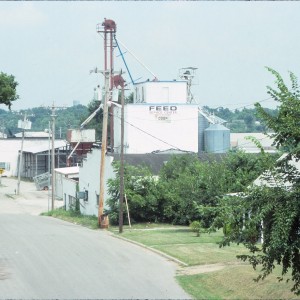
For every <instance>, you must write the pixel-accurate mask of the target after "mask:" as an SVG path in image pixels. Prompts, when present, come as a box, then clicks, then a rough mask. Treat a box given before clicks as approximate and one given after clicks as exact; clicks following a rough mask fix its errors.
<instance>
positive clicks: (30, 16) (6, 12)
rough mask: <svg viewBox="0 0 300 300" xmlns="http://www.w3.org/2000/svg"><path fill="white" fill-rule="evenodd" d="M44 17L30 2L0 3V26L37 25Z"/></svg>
mask: <svg viewBox="0 0 300 300" xmlns="http://www.w3.org/2000/svg"><path fill="white" fill-rule="evenodd" d="M45 19H46V16H45V15H44V14H43V13H42V12H41V11H40V10H39V9H38V8H37V7H36V6H35V5H34V3H32V2H18V1H16V2H1V3H0V25H1V26H14V27H16V26H26V25H38V24H40V23H42V22H43V21H44V20H45Z"/></svg>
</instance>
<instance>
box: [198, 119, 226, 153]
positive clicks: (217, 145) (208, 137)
mask: <svg viewBox="0 0 300 300" xmlns="http://www.w3.org/2000/svg"><path fill="white" fill-rule="evenodd" d="M204 145H205V151H206V152H208V153H225V152H227V151H228V150H229V149H230V130H229V129H228V128H226V127H225V126H223V125H220V124H211V125H210V126H209V127H208V128H207V129H205V130H204Z"/></svg>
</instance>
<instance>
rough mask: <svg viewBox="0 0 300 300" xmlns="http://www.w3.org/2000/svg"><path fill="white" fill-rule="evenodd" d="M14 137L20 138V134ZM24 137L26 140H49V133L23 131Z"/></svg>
mask: <svg viewBox="0 0 300 300" xmlns="http://www.w3.org/2000/svg"><path fill="white" fill-rule="evenodd" d="M15 137H18V138H19V137H22V132H19V133H16V134H15ZM24 137H26V138H49V133H48V132H45V131H25V132H24Z"/></svg>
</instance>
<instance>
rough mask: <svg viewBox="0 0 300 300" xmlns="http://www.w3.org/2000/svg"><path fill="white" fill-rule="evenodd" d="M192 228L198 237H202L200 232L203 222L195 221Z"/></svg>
mask: <svg viewBox="0 0 300 300" xmlns="http://www.w3.org/2000/svg"><path fill="white" fill-rule="evenodd" d="M190 228H191V230H192V231H193V232H195V233H196V236H200V231H201V222H199V221H193V222H192V223H191V224H190Z"/></svg>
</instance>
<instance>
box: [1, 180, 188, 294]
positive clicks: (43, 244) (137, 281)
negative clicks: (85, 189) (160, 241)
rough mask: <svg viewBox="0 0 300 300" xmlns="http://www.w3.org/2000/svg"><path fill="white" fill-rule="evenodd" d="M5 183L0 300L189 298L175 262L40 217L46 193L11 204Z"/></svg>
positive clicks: (98, 232)
mask: <svg viewBox="0 0 300 300" xmlns="http://www.w3.org/2000/svg"><path fill="white" fill-rule="evenodd" d="M2 183H3V184H5V185H6V187H0V299H7V298H9V299H146V298H147V299H187V298H190V296H188V295H187V294H186V293H184V291H183V290H182V289H181V288H180V287H179V285H178V284H177V283H176V281H175V278H174V276H175V272H176V267H177V266H176V265H175V264H174V263H173V262H171V261H168V260H166V259H165V258H163V257H161V256H159V255H157V254H155V253H153V252H151V251H149V250H147V249H144V248H141V247H139V246H136V245H134V244H131V243H129V242H126V241H122V240H119V239H116V238H114V237H112V236H111V235H110V234H109V233H108V232H106V231H101V230H90V229H87V228H84V227H81V226H78V225H74V224H71V223H68V222H64V221H61V220H57V219H54V218H51V217H43V216H39V215H38V213H37V212H38V210H41V209H42V208H45V207H47V197H46V196H47V195H45V192H35V191H34V192H33V194H34V195H35V196H34V197H35V198H34V199H33V198H32V199H30V194H31V192H30V191H27V194H26V192H24V194H22V195H20V196H18V197H14V198H10V197H8V196H7V195H9V193H8V192H7V191H8V189H9V185H10V184H11V181H10V180H9V179H6V181H5V182H3V180H2ZM29 190H30V189H29ZM39 193H41V194H39ZM42 193H44V194H42ZM38 195H39V196H38ZM32 197H33V196H32ZM35 202H36V206H35V205H34V203H35Z"/></svg>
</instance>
